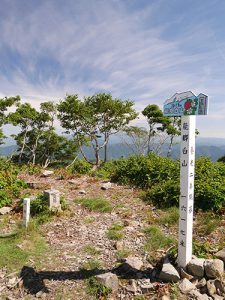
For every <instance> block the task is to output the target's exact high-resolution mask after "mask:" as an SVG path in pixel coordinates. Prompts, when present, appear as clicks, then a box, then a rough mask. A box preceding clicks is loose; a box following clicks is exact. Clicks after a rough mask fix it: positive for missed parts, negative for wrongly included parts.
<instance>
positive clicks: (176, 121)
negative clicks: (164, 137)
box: [166, 117, 181, 157]
mask: <svg viewBox="0 0 225 300" xmlns="http://www.w3.org/2000/svg"><path fill="white" fill-rule="evenodd" d="M169 119H170V122H168V123H167V126H166V132H167V134H168V135H169V147H168V151H167V157H171V154H172V148H173V144H174V139H175V137H176V136H179V135H180V134H181V117H171V118H169Z"/></svg>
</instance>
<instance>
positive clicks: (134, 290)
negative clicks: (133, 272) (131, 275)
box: [126, 279, 138, 294]
mask: <svg viewBox="0 0 225 300" xmlns="http://www.w3.org/2000/svg"><path fill="white" fill-rule="evenodd" d="M126 290H127V292H130V293H133V294H136V293H137V291H138V288H137V284H136V281H135V280H134V279H131V280H130V284H129V285H127V286H126Z"/></svg>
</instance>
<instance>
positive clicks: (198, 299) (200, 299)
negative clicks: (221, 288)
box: [189, 290, 211, 300]
mask: <svg viewBox="0 0 225 300" xmlns="http://www.w3.org/2000/svg"><path fill="white" fill-rule="evenodd" d="M189 295H190V296H191V297H193V298H191V299H195V300H209V299H211V298H209V297H208V296H207V294H201V293H200V292H199V291H197V290H192V291H190V293H189Z"/></svg>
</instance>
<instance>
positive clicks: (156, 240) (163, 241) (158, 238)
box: [144, 225, 175, 252]
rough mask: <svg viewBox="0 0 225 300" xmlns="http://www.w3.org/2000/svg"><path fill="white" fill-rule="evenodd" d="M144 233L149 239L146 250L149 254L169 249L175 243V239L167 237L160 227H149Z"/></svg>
mask: <svg viewBox="0 0 225 300" xmlns="http://www.w3.org/2000/svg"><path fill="white" fill-rule="evenodd" d="M144 232H145V234H146V238H147V241H146V243H145V249H146V250H147V251H149V252H154V251H157V250H159V249H162V248H165V247H169V246H171V245H173V244H174V243H175V239H174V237H171V236H166V235H165V234H164V233H163V232H162V231H161V229H160V228H159V227H158V226H154V225H152V226H149V227H147V228H146V229H145V231H144Z"/></svg>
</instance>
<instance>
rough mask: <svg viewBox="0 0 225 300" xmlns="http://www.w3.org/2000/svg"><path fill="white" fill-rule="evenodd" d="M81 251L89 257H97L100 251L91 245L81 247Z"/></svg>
mask: <svg viewBox="0 0 225 300" xmlns="http://www.w3.org/2000/svg"><path fill="white" fill-rule="evenodd" d="M83 251H84V252H85V253H87V254H89V255H99V254H100V253H101V251H100V250H99V249H97V248H95V247H94V246H92V245H86V246H84V247H83Z"/></svg>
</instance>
